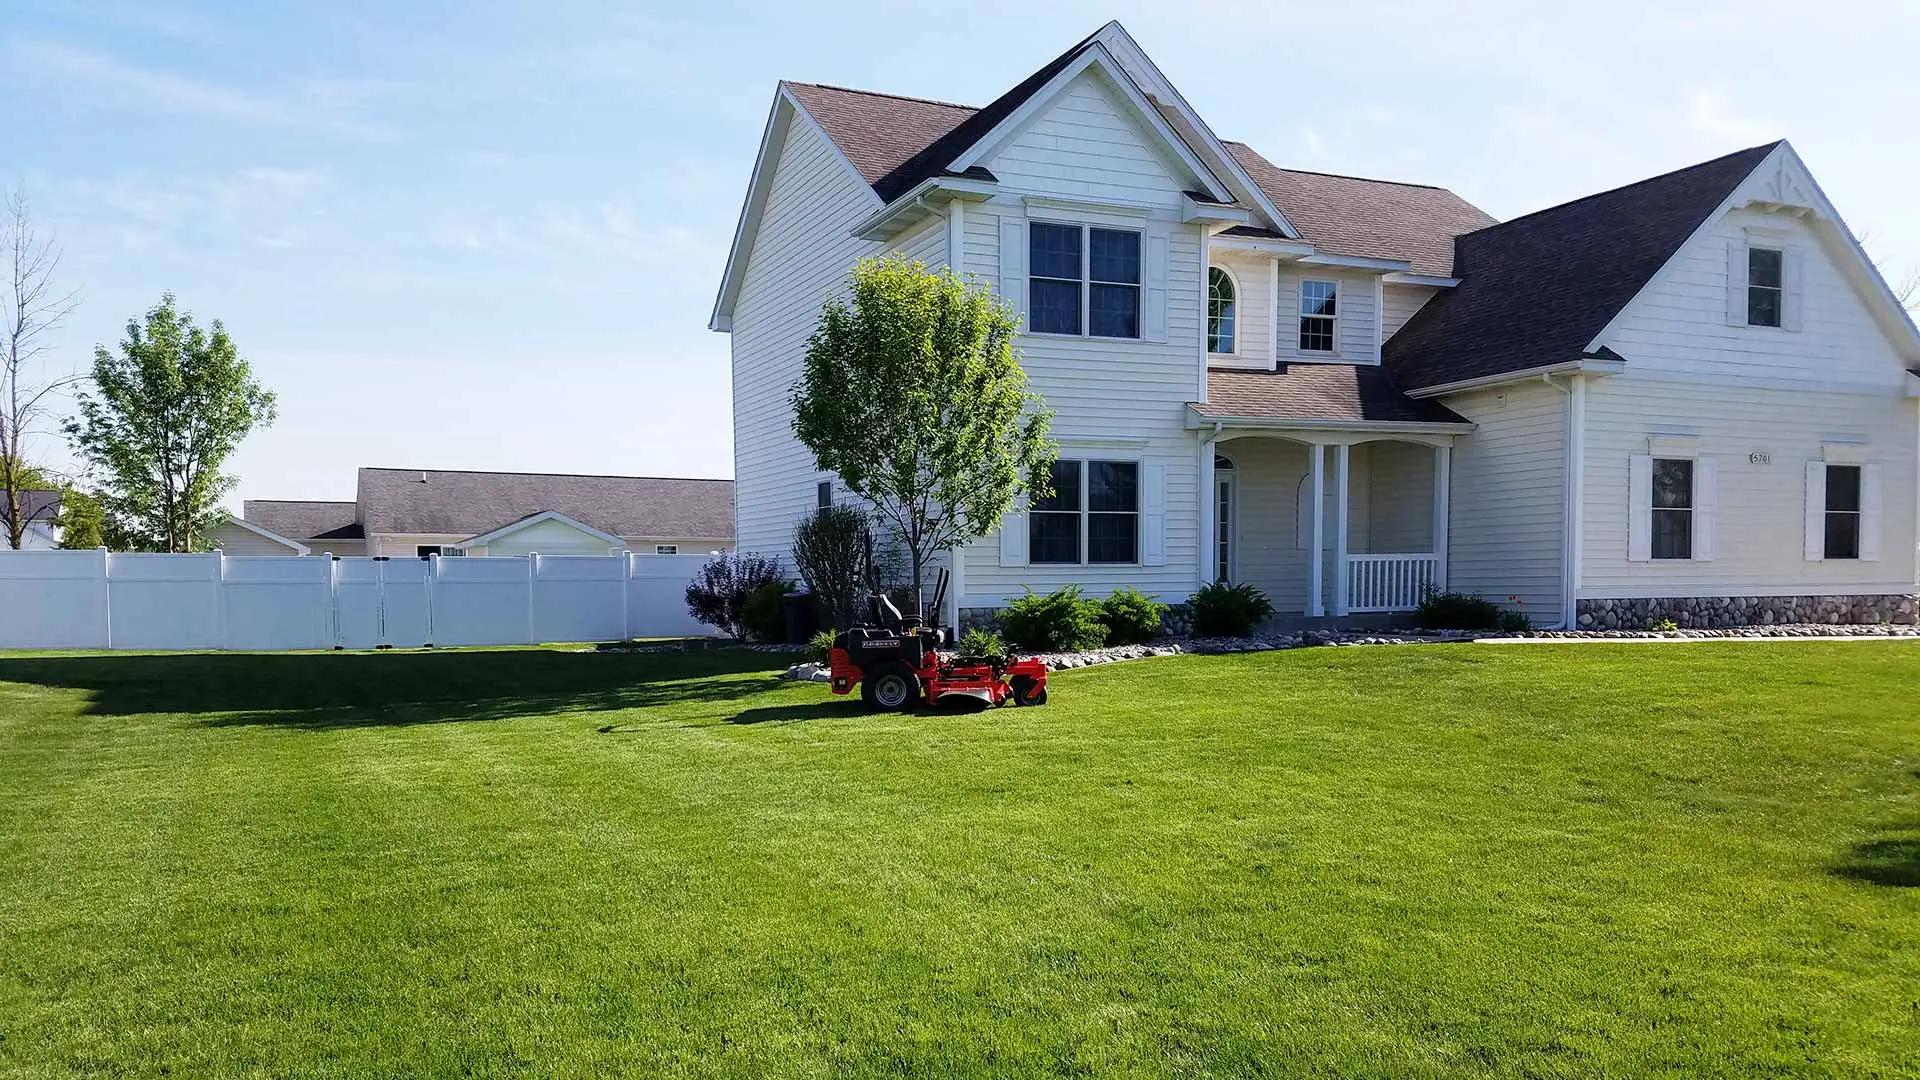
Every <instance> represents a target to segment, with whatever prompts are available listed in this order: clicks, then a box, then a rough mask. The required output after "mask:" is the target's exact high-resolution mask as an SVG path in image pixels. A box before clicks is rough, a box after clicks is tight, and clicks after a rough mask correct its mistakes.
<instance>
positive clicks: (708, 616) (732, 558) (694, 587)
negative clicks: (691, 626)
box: [687, 552, 791, 641]
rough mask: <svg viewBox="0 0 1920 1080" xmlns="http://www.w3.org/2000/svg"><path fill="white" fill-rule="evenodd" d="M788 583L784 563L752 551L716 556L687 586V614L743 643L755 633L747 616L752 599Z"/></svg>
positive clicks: (781, 632) (781, 631) (782, 627)
mask: <svg viewBox="0 0 1920 1080" xmlns="http://www.w3.org/2000/svg"><path fill="white" fill-rule="evenodd" d="M784 580H785V579H784V578H782V577H781V576H780V564H779V563H777V562H775V561H774V560H772V559H770V558H768V557H767V556H765V555H755V554H753V553H751V552H748V553H746V554H721V555H716V556H714V557H713V558H712V559H711V560H709V561H708V562H707V564H706V565H705V566H702V567H701V568H700V573H699V575H698V576H696V577H695V578H694V579H693V581H692V582H690V583H689V584H688V585H687V614H689V615H691V616H693V617H694V618H696V619H698V620H700V621H701V622H703V623H706V624H707V625H708V626H712V627H717V628H718V629H719V630H720V632H721V633H723V634H726V635H727V636H728V637H731V638H733V639H735V640H736V641H737V640H741V639H743V638H745V637H746V636H747V634H748V632H749V631H750V630H751V627H749V626H748V625H747V623H746V620H745V615H744V609H745V608H746V604H747V599H748V597H751V596H752V595H753V594H754V592H755V591H756V590H758V589H759V588H760V587H761V586H762V585H766V584H768V583H769V582H777V581H784ZM789 588H791V585H790V584H789ZM783 595H784V594H783ZM784 621H785V620H784V618H783V619H782V623H783V625H782V626H781V628H780V634H781V636H783V637H784V636H785V633H786V627H785V625H784Z"/></svg>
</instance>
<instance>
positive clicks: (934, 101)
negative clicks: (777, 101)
mask: <svg viewBox="0 0 1920 1080" xmlns="http://www.w3.org/2000/svg"><path fill="white" fill-rule="evenodd" d="M780 81H781V82H784V83H787V84H788V85H790V86H811V87H814V88H816V89H820V90H837V91H839V92H840V93H843V94H862V95H865V96H866V97H883V98H892V99H893V100H895V101H917V102H919V103H920V104H922V105H938V106H940V107H941V108H944V109H965V110H967V111H968V112H979V111H980V106H978V105H962V104H960V103H959V102H957V101H942V100H940V99H939V98H930V97H919V96H917V95H914V94H894V93H889V92H888V91H885V90H863V89H861V88H860V87H857V86H840V85H837V84H835V83H818V82H804V81H802V80H800V79H782V80H780Z"/></svg>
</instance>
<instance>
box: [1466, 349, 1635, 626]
mask: <svg viewBox="0 0 1920 1080" xmlns="http://www.w3.org/2000/svg"><path fill="white" fill-rule="evenodd" d="M1444 400H1445V404H1446V405H1447V406H1448V407H1449V408H1451V409H1453V410H1454V411H1455V412H1458V413H1460V414H1461V415H1462V416H1465V417H1466V418H1467V419H1469V420H1472V421H1473V422H1474V423H1475V424H1476V425H1477V427H1476V428H1475V429H1474V431H1473V433H1472V434H1471V435H1467V436H1465V437H1463V438H1461V439H1459V440H1458V441H1457V442H1456V443H1455V446H1454V451H1453V469H1452V475H1453V502H1452V508H1451V510H1450V512H1449V514H1448V521H1449V523H1450V525H1451V528H1450V529H1449V540H1448V570H1447V584H1448V586H1449V587H1450V588H1452V589H1454V590H1457V591H1460V592H1469V593H1479V594H1480V595H1482V596H1484V597H1486V598H1487V599H1489V600H1492V601H1494V602H1496V603H1500V604H1503V605H1504V604H1506V603H1507V597H1508V596H1517V597H1519V599H1520V601H1521V603H1522V605H1523V610H1524V611H1526V612H1527V614H1528V616H1529V617H1531V618H1532V619H1533V622H1534V624H1535V625H1536V626H1552V625H1554V624H1556V623H1558V622H1559V621H1560V619H1561V617H1562V612H1561V587H1562V580H1561V567H1562V564H1563V561H1564V558H1563V556H1564V552H1565V544H1566V508H1567V497H1566V490H1567V488H1566V459H1567V449H1566V440H1567V395H1566V394H1565V393H1564V392H1562V391H1560V390H1557V389H1555V388H1553V387H1550V386H1544V385H1541V384H1539V383H1518V384H1515V385H1512V386H1508V387H1502V388H1498V389H1493V390H1479V391H1474V392H1472V393H1467V394H1454V395H1451V396H1449V397H1447V398H1446V399H1444ZM1621 472H1622V478H1623V479H1624V475H1625V469H1624V466H1623V468H1622V470H1621ZM1615 517H1616V518H1617V519H1618V520H1620V521H1622V522H1624V521H1625V491H1624V490H1622V492H1621V502H1620V510H1619V512H1618V513H1616V514H1615ZM1590 518H1591V516H1590ZM1620 540H1621V542H1622V543H1623V544H1624V542H1625V535H1624V531H1623V532H1622V535H1621V537H1620ZM1622 551H1623V553H1624V548H1623V549H1622Z"/></svg>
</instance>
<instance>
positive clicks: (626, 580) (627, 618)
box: [620, 550, 633, 641]
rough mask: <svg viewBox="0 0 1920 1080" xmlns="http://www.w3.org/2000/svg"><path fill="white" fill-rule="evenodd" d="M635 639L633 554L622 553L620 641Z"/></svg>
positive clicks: (624, 551) (623, 551) (629, 552)
mask: <svg viewBox="0 0 1920 1080" xmlns="http://www.w3.org/2000/svg"><path fill="white" fill-rule="evenodd" d="M632 637H633V552H631V551H626V550H622V551H621V552H620V640H621V641H628V640H630V639H632Z"/></svg>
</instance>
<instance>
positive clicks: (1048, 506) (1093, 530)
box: [1027, 461, 1140, 564]
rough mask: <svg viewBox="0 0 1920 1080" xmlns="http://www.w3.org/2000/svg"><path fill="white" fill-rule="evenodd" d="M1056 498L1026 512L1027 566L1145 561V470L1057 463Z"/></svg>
mask: <svg viewBox="0 0 1920 1080" xmlns="http://www.w3.org/2000/svg"><path fill="white" fill-rule="evenodd" d="M1052 478H1053V494H1052V495H1049V496H1048V497H1046V498H1044V499H1040V500H1037V501H1036V502H1034V504H1033V506H1032V507H1031V508H1030V509H1029V510H1028V512H1027V551H1028V561H1030V562H1033V563H1054V564H1080V563H1095V564H1097V563H1134V562H1139V561H1140V465H1139V463H1138V462H1134V461H1056V462H1054V463H1053V477H1052Z"/></svg>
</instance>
